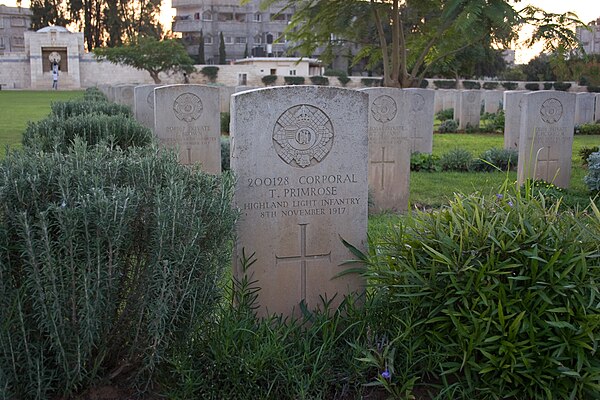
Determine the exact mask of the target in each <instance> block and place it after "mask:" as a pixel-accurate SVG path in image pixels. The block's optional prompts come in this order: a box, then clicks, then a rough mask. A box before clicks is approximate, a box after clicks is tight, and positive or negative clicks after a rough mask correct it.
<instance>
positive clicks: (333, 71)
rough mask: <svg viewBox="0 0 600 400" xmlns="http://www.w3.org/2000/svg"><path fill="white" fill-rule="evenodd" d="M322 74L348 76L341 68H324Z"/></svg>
mask: <svg viewBox="0 0 600 400" xmlns="http://www.w3.org/2000/svg"><path fill="white" fill-rule="evenodd" d="M323 76H337V77H338V78H339V77H342V76H346V77H347V76H348V74H347V73H346V71H342V70H341V69H326V70H325V72H324V73H323Z"/></svg>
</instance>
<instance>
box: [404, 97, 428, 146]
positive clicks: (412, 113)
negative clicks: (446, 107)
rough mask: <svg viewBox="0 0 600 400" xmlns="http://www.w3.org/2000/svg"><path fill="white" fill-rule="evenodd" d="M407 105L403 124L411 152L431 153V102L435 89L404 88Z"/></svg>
mask: <svg viewBox="0 0 600 400" xmlns="http://www.w3.org/2000/svg"><path fill="white" fill-rule="evenodd" d="M406 92H407V95H406V96H407V97H406V100H407V106H406V112H407V116H406V120H407V122H408V123H407V124H406V125H405V126H406V128H407V130H408V132H407V133H408V139H409V142H410V149H411V153H415V152H419V153H431V152H432V150H433V120H434V118H435V115H434V112H433V102H434V95H435V90H432V89H406Z"/></svg>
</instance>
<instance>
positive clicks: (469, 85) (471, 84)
mask: <svg viewBox="0 0 600 400" xmlns="http://www.w3.org/2000/svg"><path fill="white" fill-rule="evenodd" d="M462 85H463V87H464V88H465V89H467V90H477V89H481V84H480V83H479V82H477V81H463V82H462Z"/></svg>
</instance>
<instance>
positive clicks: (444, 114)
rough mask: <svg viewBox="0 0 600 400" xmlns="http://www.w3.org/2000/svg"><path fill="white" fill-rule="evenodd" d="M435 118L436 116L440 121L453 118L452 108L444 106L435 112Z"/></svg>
mask: <svg viewBox="0 0 600 400" xmlns="http://www.w3.org/2000/svg"><path fill="white" fill-rule="evenodd" d="M435 118H437V119H438V120H439V121H441V122H444V121H447V120H449V119H452V118H454V108H446V109H443V110H441V111H438V112H437V113H436V114H435Z"/></svg>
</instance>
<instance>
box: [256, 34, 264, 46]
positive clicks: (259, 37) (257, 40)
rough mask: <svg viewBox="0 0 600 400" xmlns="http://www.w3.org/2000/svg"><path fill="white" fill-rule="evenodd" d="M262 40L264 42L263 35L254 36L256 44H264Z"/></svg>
mask: <svg viewBox="0 0 600 400" xmlns="http://www.w3.org/2000/svg"><path fill="white" fill-rule="evenodd" d="M262 42H263V40H262V36H260V35H256V36H254V44H262Z"/></svg>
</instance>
